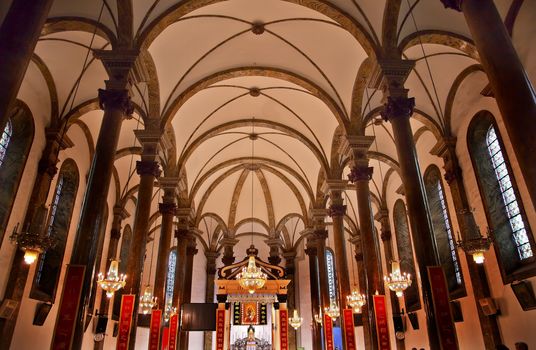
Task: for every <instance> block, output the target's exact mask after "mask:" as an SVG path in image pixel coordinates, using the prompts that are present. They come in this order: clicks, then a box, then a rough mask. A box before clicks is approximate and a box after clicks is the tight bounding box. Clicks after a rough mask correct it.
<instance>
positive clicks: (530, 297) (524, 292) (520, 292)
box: [510, 281, 536, 311]
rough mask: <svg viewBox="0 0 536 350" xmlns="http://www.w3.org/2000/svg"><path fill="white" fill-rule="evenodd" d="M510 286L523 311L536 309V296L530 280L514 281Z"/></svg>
mask: <svg viewBox="0 0 536 350" xmlns="http://www.w3.org/2000/svg"><path fill="white" fill-rule="evenodd" d="M510 286H511V287H512V290H513V291H514V294H515V296H516V299H517V301H518V302H519V305H520V306H521V308H522V309H523V311H528V310H532V309H536V296H535V295H534V291H533V290H532V285H531V284H530V282H529V281H519V282H514V283H512V284H510Z"/></svg>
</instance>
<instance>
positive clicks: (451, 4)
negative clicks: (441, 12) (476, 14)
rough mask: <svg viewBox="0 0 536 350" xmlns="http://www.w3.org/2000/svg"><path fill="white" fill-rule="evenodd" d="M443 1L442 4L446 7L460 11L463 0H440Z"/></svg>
mask: <svg viewBox="0 0 536 350" xmlns="http://www.w3.org/2000/svg"><path fill="white" fill-rule="evenodd" d="M440 1H441V2H442V3H443V6H445V8H447V9H453V10H456V11H459V12H461V11H462V1H463V0H440Z"/></svg>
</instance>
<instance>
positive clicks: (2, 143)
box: [0, 120, 13, 166]
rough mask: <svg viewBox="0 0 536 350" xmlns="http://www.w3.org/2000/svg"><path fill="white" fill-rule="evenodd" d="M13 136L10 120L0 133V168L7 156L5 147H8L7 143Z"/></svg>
mask: <svg viewBox="0 0 536 350" xmlns="http://www.w3.org/2000/svg"><path fill="white" fill-rule="evenodd" d="M12 135H13V126H12V125H11V120H8V122H7V124H6V127H5V128H4V131H3V132H2V138H1V139H0V166H2V164H3V163H4V159H5V158H6V154H7V147H8V146H9V141H11V136H12Z"/></svg>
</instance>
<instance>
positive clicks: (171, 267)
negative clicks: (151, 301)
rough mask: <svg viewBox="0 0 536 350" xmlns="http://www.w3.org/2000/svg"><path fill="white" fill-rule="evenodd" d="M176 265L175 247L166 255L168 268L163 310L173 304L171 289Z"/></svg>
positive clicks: (173, 285)
mask: <svg viewBox="0 0 536 350" xmlns="http://www.w3.org/2000/svg"><path fill="white" fill-rule="evenodd" d="M176 266H177V248H176V247H175V248H171V250H170V251H169V257H168V270H167V275H166V295H165V311H166V313H167V312H169V311H170V310H171V305H172V304H173V289H174V287H175V267H176Z"/></svg>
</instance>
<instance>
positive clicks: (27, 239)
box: [9, 205, 55, 265]
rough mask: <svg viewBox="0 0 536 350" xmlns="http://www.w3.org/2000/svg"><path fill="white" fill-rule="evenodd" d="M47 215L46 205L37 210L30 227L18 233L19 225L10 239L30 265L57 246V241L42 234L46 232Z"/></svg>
mask: <svg viewBox="0 0 536 350" xmlns="http://www.w3.org/2000/svg"><path fill="white" fill-rule="evenodd" d="M47 214H48V209H47V207H45V206H44V205H43V206H41V207H39V208H37V210H36V213H35V217H34V220H32V224H31V225H30V227H29V228H28V227H26V229H24V230H22V231H21V232H17V231H18V229H19V224H17V225H16V226H15V228H14V229H13V233H12V234H11V236H10V237H9V239H10V240H11V242H14V243H15V244H16V245H17V246H18V247H19V249H20V250H22V251H23V252H24V262H25V263H26V264H28V265H31V264H33V263H34V262H35V260H37V258H38V257H39V254H41V253H43V252H45V251H46V250H47V249H49V248H52V247H53V246H54V244H55V240H54V239H53V238H52V237H50V235H44V234H42V233H43V232H44V231H45V223H46V216H47Z"/></svg>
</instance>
